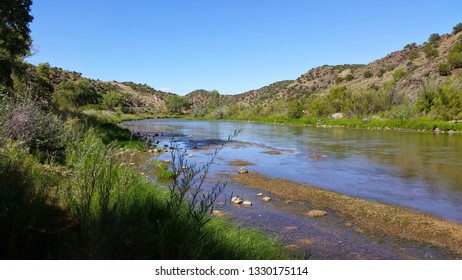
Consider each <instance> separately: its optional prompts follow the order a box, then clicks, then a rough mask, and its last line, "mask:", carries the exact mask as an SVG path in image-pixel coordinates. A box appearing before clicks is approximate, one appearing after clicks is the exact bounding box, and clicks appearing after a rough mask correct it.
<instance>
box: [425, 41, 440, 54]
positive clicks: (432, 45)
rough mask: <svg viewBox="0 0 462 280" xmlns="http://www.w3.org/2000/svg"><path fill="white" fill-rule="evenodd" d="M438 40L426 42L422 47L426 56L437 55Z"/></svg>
mask: <svg viewBox="0 0 462 280" xmlns="http://www.w3.org/2000/svg"><path fill="white" fill-rule="evenodd" d="M437 48H438V42H428V43H427V44H425V46H424V47H423V51H424V53H425V56H426V57H427V58H435V57H438V49H437Z"/></svg>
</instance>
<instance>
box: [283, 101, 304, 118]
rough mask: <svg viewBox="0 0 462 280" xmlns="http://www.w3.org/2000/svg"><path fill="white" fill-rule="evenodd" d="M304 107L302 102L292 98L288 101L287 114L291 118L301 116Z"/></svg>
mask: <svg viewBox="0 0 462 280" xmlns="http://www.w3.org/2000/svg"><path fill="white" fill-rule="evenodd" d="M304 109H305V107H304V106H303V104H302V102H300V101H299V100H294V101H292V102H290V103H289V109H288V112H287V116H288V117H289V118H291V119H299V118H301V117H302V116H303V110H304Z"/></svg>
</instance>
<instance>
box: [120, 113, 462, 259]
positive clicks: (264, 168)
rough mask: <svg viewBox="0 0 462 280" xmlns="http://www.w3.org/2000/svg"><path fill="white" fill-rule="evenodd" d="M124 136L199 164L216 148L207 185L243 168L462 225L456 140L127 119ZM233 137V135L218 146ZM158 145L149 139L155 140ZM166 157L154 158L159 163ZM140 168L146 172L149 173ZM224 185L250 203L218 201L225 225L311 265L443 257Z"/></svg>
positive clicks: (459, 143)
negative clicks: (255, 232) (280, 244)
mask: <svg viewBox="0 0 462 280" xmlns="http://www.w3.org/2000/svg"><path fill="white" fill-rule="evenodd" d="M123 125H124V126H125V127H128V128H130V129H131V130H132V131H139V132H142V133H144V134H149V135H152V137H153V138H152V139H153V144H156V143H157V146H158V147H164V146H165V145H168V146H171V145H179V146H180V147H181V148H184V149H187V150H188V153H189V154H193V155H194V157H190V158H188V160H189V161H190V162H191V163H197V164H203V163H206V162H207V161H208V160H209V158H210V155H211V154H212V153H213V151H214V149H216V148H219V147H220V145H222V144H224V147H223V148H222V149H221V150H220V151H219V154H218V157H217V158H216V159H215V162H214V164H213V165H212V168H211V171H212V172H211V176H210V183H212V182H213V181H216V180H218V179H220V178H221V179H225V180H226V177H227V176H226V174H235V173H236V172H237V170H238V169H239V168H240V166H238V165H237V166H236V164H233V161H241V162H242V163H246V164H243V165H247V166H246V168H247V169H249V171H251V172H258V173H259V174H262V175H264V176H267V177H272V178H282V179H287V180H291V181H294V182H299V183H302V184H311V185H316V186H318V187H320V188H323V189H326V190H332V191H335V192H338V193H341V194H345V195H349V196H354V197H358V198H361V199H366V200H371V201H378V202H382V203H385V204H390V205H399V206H403V207H407V208H410V209H412V210H415V211H418V212H422V213H428V214H431V215H434V216H437V217H440V218H443V219H446V220H449V221H453V222H456V223H462V214H461V213H462V185H461V184H460V182H462V172H460V170H462V161H461V160H460V159H461V158H462V137H460V136H459V135H447V134H445V135H440V134H431V133H416V132H394V131H380V130H359V129H345V128H313V127H302V126H287V125H269V124H258V123H249V122H227V121H184V120H177V119H169V120H161V119H153V120H142V121H130V122H125V123H124V124H123ZM234 131H240V132H239V134H238V135H237V137H235V138H233V139H231V140H230V141H229V142H227V141H225V140H226V139H227V138H228V136H229V135H232V134H233V133H234ZM157 141H158V142H157ZM169 157H170V155H169V153H165V154H163V155H162V156H160V157H159V159H160V160H168V159H169ZM148 168H149V167H148ZM257 193H258V192H257V191H255V190H252V189H248V188H246V187H244V186H241V185H238V184H237V183H235V182H232V181H231V182H229V183H228V186H227V188H226V191H225V192H224V194H223V201H227V199H228V196H230V195H231V194H238V195H239V196H240V197H242V198H243V199H248V200H250V201H252V203H253V205H252V206H251V207H245V206H241V205H239V206H237V205H232V204H230V203H225V204H224V205H223V206H219V207H220V208H222V209H221V210H223V211H224V212H226V213H227V218H228V219H230V220H234V221H237V222H238V223H241V224H242V225H243V226H251V227H257V228H259V229H261V230H263V231H265V232H268V233H271V234H273V235H275V236H278V237H279V238H281V239H282V240H283V241H284V242H285V243H287V246H291V247H293V248H295V249H297V250H307V251H309V252H311V253H312V254H313V256H312V257H313V258H320V259H358V258H359V259H361V258H365V259H413V258H416V259H434V258H437V259H447V258H458V257H459V256H457V255H454V254H452V253H451V252H448V251H446V250H443V249H439V248H436V247H432V246H428V245H424V244H416V243H415V242H414V243H413V242H407V241H402V240H394V239H392V238H388V237H385V236H377V235H372V234H367V233H364V232H361V230H358V229H357V228H356V227H354V226H352V225H351V224H349V223H348V221H345V220H342V219H341V218H339V217H336V216H335V215H328V216H326V217H323V218H319V219H312V218H309V217H307V216H306V215H304V214H303V213H305V212H306V211H307V210H309V209H310V205H308V204H306V203H303V202H296V203H288V202H287V201H284V200H283V199H278V198H277V197H275V198H274V199H272V200H271V202H270V203H266V202H263V201H261V200H260V199H259V198H258V197H257V196H256V194H257Z"/></svg>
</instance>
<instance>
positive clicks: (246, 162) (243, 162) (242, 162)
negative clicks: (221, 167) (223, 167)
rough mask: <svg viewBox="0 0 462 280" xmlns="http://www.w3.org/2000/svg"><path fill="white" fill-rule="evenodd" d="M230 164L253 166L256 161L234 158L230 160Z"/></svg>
mask: <svg viewBox="0 0 462 280" xmlns="http://www.w3.org/2000/svg"><path fill="white" fill-rule="evenodd" d="M228 164H229V165H231V166H252V165H255V164H254V163H251V162H248V161H244V160H232V161H230V162H228Z"/></svg>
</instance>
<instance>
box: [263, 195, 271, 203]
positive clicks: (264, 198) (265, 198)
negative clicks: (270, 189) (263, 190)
mask: <svg viewBox="0 0 462 280" xmlns="http://www.w3.org/2000/svg"><path fill="white" fill-rule="evenodd" d="M261 200H263V201H264V202H268V201H270V200H271V197H269V196H265V197H262V198H261Z"/></svg>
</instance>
